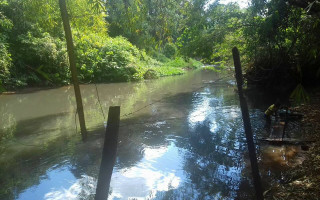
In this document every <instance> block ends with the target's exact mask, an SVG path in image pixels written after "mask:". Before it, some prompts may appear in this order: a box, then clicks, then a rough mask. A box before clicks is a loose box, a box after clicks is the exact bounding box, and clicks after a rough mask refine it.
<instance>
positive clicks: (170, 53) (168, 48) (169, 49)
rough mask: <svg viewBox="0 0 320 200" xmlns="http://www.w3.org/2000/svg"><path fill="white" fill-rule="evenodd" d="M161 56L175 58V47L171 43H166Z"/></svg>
mask: <svg viewBox="0 0 320 200" xmlns="http://www.w3.org/2000/svg"><path fill="white" fill-rule="evenodd" d="M163 54H164V55H165V56H166V57H167V58H175V57H176V54H177V47H176V45H174V44H173V43H167V44H166V45H165V46H164V48H163Z"/></svg>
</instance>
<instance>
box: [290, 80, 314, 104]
mask: <svg viewBox="0 0 320 200" xmlns="http://www.w3.org/2000/svg"><path fill="white" fill-rule="evenodd" d="M290 98H291V99H292V100H293V101H294V103H295V104H297V105H299V104H301V103H307V102H309V101H310V97H309V95H308V93H307V92H306V90H305V89H304V87H303V86H302V85H301V84H298V85H297V87H296V88H295V89H294V90H293V92H292V93H291V95H290Z"/></svg>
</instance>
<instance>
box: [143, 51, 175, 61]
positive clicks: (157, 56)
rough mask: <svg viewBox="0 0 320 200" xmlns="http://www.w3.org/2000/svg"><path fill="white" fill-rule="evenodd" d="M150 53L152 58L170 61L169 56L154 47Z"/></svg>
mask: <svg viewBox="0 0 320 200" xmlns="http://www.w3.org/2000/svg"><path fill="white" fill-rule="evenodd" d="M148 53H149V55H150V56H151V57H152V58H154V59H156V60H157V61H159V62H168V61H170V59H169V58H168V57H166V56H165V55H164V54H162V53H160V52H158V51H155V50H154V49H152V50H150V51H149V52H148Z"/></svg>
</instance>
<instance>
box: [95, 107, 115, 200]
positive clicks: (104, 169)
mask: <svg viewBox="0 0 320 200" xmlns="http://www.w3.org/2000/svg"><path fill="white" fill-rule="evenodd" d="M119 123H120V106H114V107H110V108H109V114H108V123H107V129H106V135H105V138H104V146H103V152H102V160H101V165H100V171H99V176H98V183H97V190H96V196H95V200H106V199H108V193H109V187H110V181H111V175H112V170H113V166H114V163H115V161H116V152H117V146H118V134H119Z"/></svg>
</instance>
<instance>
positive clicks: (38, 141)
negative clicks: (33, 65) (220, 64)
mask: <svg viewBox="0 0 320 200" xmlns="http://www.w3.org/2000/svg"><path fill="white" fill-rule="evenodd" d="M213 77H215V76H214V75H213V74H208V73H207V72H206V73H203V72H196V73H192V74H189V75H185V76H180V77H169V78H167V79H160V80H154V81H148V82H145V83H134V84H132V83H130V84H124V83H121V84H114V85H108V84H105V85H98V88H99V90H100V92H101V94H100V99H101V101H102V106H103V108H104V109H106V108H107V106H108V105H110V104H112V103H115V104H121V105H122V107H121V113H122V114H126V113H130V112H132V111H134V110H137V109H139V108H141V107H144V106H146V105H149V104H150V103H152V102H154V101H155V100H159V99H160V100H161V101H158V102H157V103H154V104H150V105H149V106H147V107H145V108H144V109H142V110H140V111H139V112H136V113H133V114H132V115H130V116H126V117H124V118H122V119H121V122H120V130H119V131H120V132H119V145H118V152H117V159H116V164H115V167H114V171H113V175H112V180H111V191H110V199H128V198H129V197H135V198H142V199H252V198H253V196H252V195H253V194H254V191H253V186H252V183H251V175H250V166H249V164H248V163H249V161H248V155H247V153H246V152H247V147H246V143H245V138H244V134H243V127H242V119H241V111H240V109H239V105H238V98H237V94H236V93H235V92H234V89H233V86H229V85H227V84H221V85H214V84H206V85H205V87H202V86H203V84H202V83H203V82H207V81H208V80H212V79H213ZM200 87H202V88H200ZM84 88H85V89H84V91H83V93H84V95H83V96H84V102H85V108H86V116H87V118H88V121H89V123H88V124H89V125H88V126H89V130H90V134H89V138H88V141H87V142H86V143H82V142H81V137H80V135H79V134H75V129H74V126H75V124H74V123H75V122H74V112H73V111H74V109H73V107H72V108H69V107H70V106H71V105H72V102H73V101H74V100H72V93H71V94H69V91H70V90H66V91H64V92H65V93H67V94H68V95H69V96H68V95H67V96H68V97H67V98H65V97H63V95H62V94H60V93H59V92H58V91H56V90H50V91H49V92H53V93H54V94H58V96H59V95H60V97H61V98H64V100H62V99H60V100H59V102H60V103H62V104H63V106H62V107H63V109H62V108H59V109H58V106H57V105H56V106H54V107H56V108H55V110H56V112H54V110H51V109H50V108H47V110H45V113H46V115H45V114H43V113H40V112H37V114H36V116H34V117H30V116H29V113H27V114H25V115H26V116H21V117H20V118H19V117H17V115H18V114H19V112H18V111H17V110H14V112H11V111H10V110H11V109H12V108H13V107H14V105H19V104H18V101H14V98H13V96H14V95H10V100H12V101H13V104H14V105H11V104H10V101H6V102H5V103H6V104H4V105H6V107H2V108H1V109H2V110H4V111H5V112H3V113H2V118H3V119H5V116H11V118H12V119H15V120H13V121H15V122H14V123H12V124H13V125H14V126H13V125H12V126H11V127H15V128H14V130H13V129H12V130H13V131H12V132H13V133H15V134H14V135H13V136H12V139H11V140H7V142H6V143H5V144H2V145H1V147H2V149H1V155H0V162H1V163H0V180H1V190H0V199H21V200H24V199H48V200H49V199H90V198H93V196H94V192H95V184H96V178H97V176H98V171H99V169H98V168H99V166H100V161H101V152H102V145H103V137H104V128H103V127H102V126H103V123H102V122H103V120H104V119H103V118H102V115H101V113H100V110H99V107H98V105H97V102H96V101H95V98H96V94H95V93H94V92H95V89H94V88H93V87H92V86H89V85H88V86H85V87H84ZM121 89H123V91H122V90H121ZM113 90H114V92H112V91H113ZM36 94H37V93H36V92H35V93H32V94H30V95H31V96H21V95H20V96H19V98H24V99H28V98H29V99H28V100H27V102H28V103H27V105H28V104H29V102H31V101H32V99H33V98H34V97H32V95H36ZM26 95H28V94H26ZM49 96H50V95H49V94H47V93H45V98H48V97H49ZM1 100H2V101H4V100H3V99H0V101H1ZM47 100H48V101H49V103H47V106H49V107H50V104H51V103H52V102H50V99H47ZM19 106H21V105H19ZM249 106H250V105H249ZM8 108H11V109H8ZM40 115H41V116H40ZM250 117H251V118H252V124H253V131H254V133H256V134H255V137H257V136H259V135H260V136H261V135H262V134H263V132H261V129H262V128H263V125H264V123H263V108H260V107H259V108H257V107H256V106H255V105H252V104H251V106H250ZM2 130H4V129H2ZM6 130H7V129H6ZM30 144H31V145H30ZM281 148H282V149H281ZM258 150H259V152H260V153H259V156H260V157H259V161H260V166H261V168H262V170H261V173H262V178H263V179H264V182H270V181H279V180H280V179H281V173H282V172H283V170H284V169H285V166H287V165H288V162H289V161H288V162H286V161H287V160H288V159H289V160H290V158H291V157H290V158H289V155H288V156H287V157H286V159H287V160H286V161H283V156H284V155H283V154H284V153H283V152H286V153H287V152H289V151H286V150H289V148H287V149H284V148H283V147H276V146H265V145H259V146H258ZM274 152H280V153H278V154H274ZM280 154H281V155H280ZM285 156H286V155H285ZM293 156H294V155H292V157H293ZM279 157H280V158H279ZM276 158H278V160H277V159H276ZM275 163H279V167H272V166H276V164H275Z"/></svg>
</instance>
